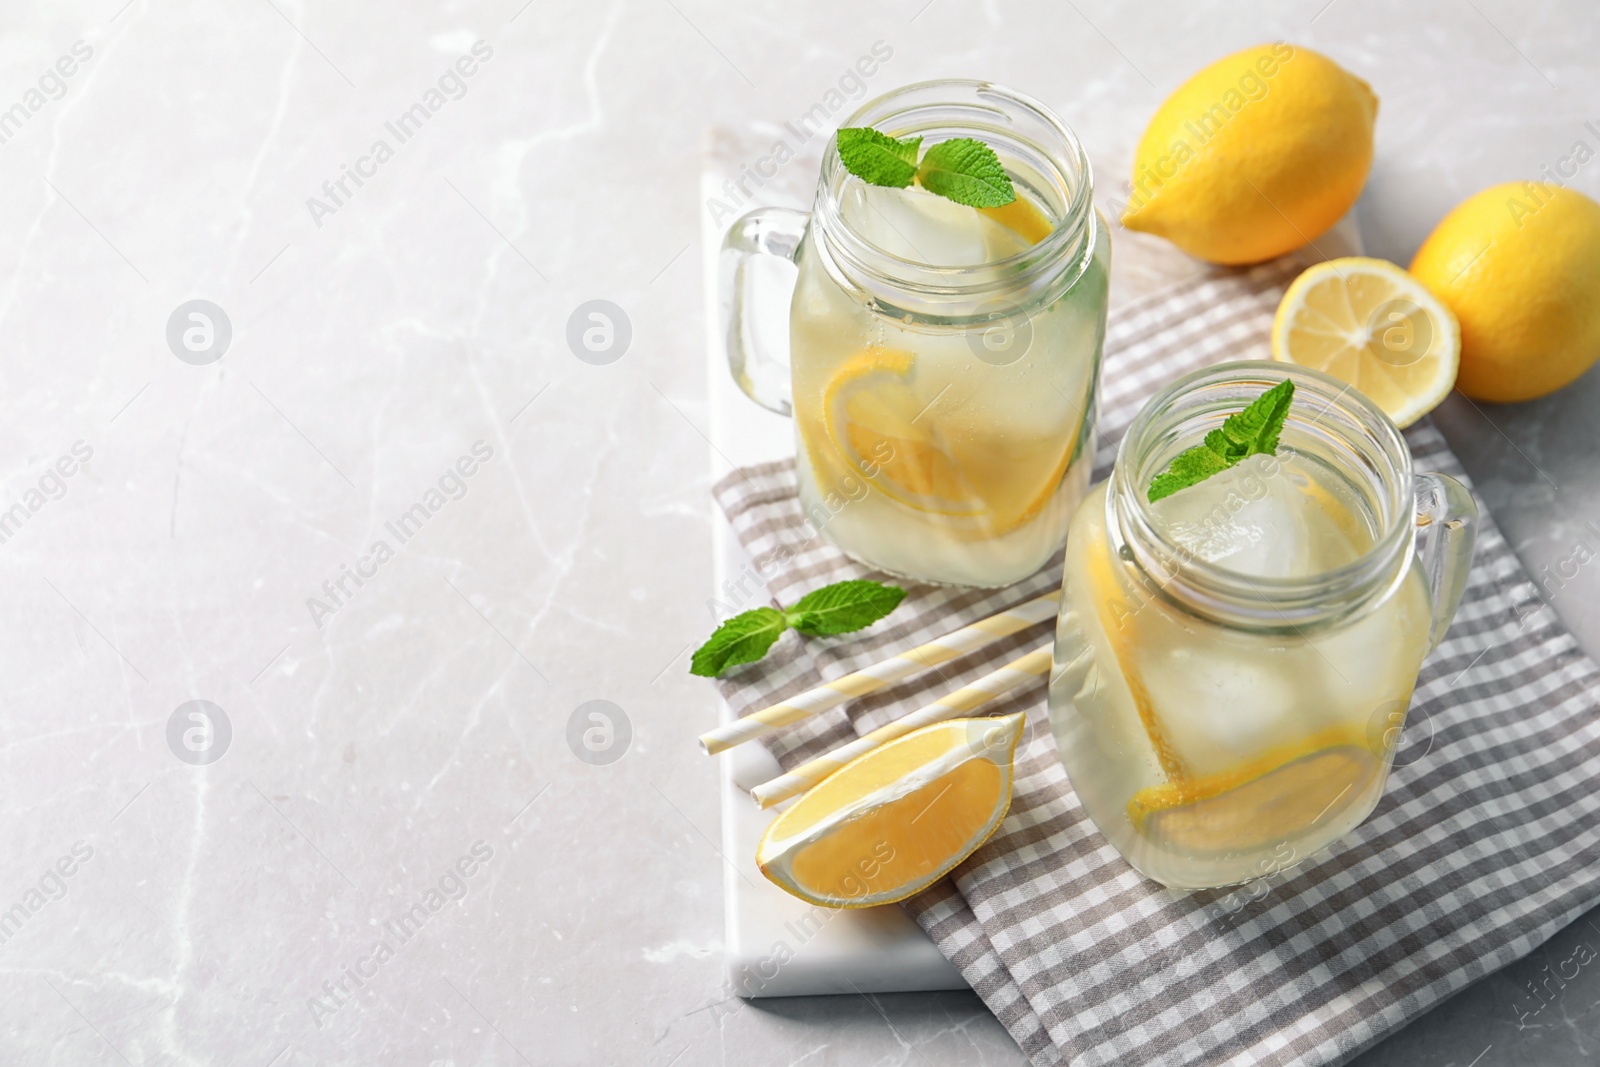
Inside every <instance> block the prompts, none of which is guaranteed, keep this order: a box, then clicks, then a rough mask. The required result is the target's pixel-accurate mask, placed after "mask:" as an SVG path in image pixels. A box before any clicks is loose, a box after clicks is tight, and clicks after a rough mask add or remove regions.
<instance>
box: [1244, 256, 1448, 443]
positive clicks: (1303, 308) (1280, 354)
mask: <svg viewBox="0 0 1600 1067" xmlns="http://www.w3.org/2000/svg"><path fill="white" fill-rule="evenodd" d="M1272 358H1273V359H1276V360H1281V361H1284V362H1288V363H1298V364H1300V366H1302V367H1311V368H1314V369H1316V370H1320V371H1326V372H1327V373H1329V374H1331V375H1333V376H1334V377H1335V378H1338V379H1339V380H1340V381H1345V382H1349V383H1350V384H1351V385H1353V386H1355V387H1356V388H1357V389H1359V390H1361V391H1362V392H1363V393H1365V394H1366V395H1367V396H1368V397H1369V398H1371V399H1372V400H1373V402H1375V403H1376V404H1377V405H1378V406H1379V407H1381V408H1382V409H1383V410H1384V412H1385V413H1386V414H1387V415H1388V416H1389V417H1390V418H1391V419H1393V420H1394V422H1395V425H1396V426H1399V427H1401V428H1402V429H1403V428H1404V427H1407V426H1410V425H1411V424H1412V423H1413V422H1416V421H1417V420H1418V419H1420V418H1422V416H1424V415H1426V414H1427V413H1428V412H1430V411H1432V410H1433V409H1434V408H1436V407H1438V405H1439V402H1440V401H1441V400H1443V399H1444V398H1445V397H1446V396H1448V395H1449V393H1450V389H1451V387H1452V386H1453V385H1455V381H1456V368H1457V366H1458V365H1459V363H1460V360H1461V332H1460V329H1459V327H1458V326H1457V325H1456V318H1455V316H1454V315H1453V314H1451V312H1450V309H1449V308H1447V307H1445V306H1444V304H1443V303H1441V302H1440V301H1439V300H1438V298H1436V297H1435V296H1434V295H1433V294H1432V293H1430V292H1428V290H1427V288H1426V287H1424V286H1423V284H1422V283H1421V282H1419V281H1417V279H1415V278H1413V277H1412V276H1411V275H1409V274H1407V273H1406V272H1405V271H1403V270H1401V269H1400V268H1399V267H1397V266H1395V265H1394V264H1393V263H1389V262H1386V261H1384V260H1381V259H1364V258H1361V257H1359V256H1351V257H1348V258H1345V259H1330V260H1328V261H1327V262H1326V263H1318V264H1317V265H1316V266H1314V267H1311V268H1309V269H1308V270H1307V271H1306V272H1305V273H1304V274H1302V275H1300V277H1298V278H1296V279H1295V280H1294V284H1293V285H1291V286H1289V290H1288V292H1286V293H1284V294H1283V302H1282V303H1280V304H1279V305H1278V314H1277V317H1276V318H1274V319H1273V322H1272Z"/></svg>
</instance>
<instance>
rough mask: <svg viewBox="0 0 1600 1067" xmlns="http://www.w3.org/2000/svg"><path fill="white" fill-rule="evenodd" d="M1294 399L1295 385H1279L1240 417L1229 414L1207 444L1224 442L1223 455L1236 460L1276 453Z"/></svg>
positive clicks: (1287, 382)
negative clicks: (1216, 440)
mask: <svg viewBox="0 0 1600 1067" xmlns="http://www.w3.org/2000/svg"><path fill="white" fill-rule="evenodd" d="M1293 399H1294V382H1293V381H1289V380H1285V381H1281V382H1279V383H1278V384H1277V385H1274V386H1273V387H1272V388H1271V389H1268V390H1267V391H1266V392H1264V393H1262V394H1261V395H1260V396H1258V397H1256V398H1255V399H1254V400H1253V401H1251V402H1250V406H1249V407H1247V408H1245V409H1244V410H1243V411H1241V412H1239V413H1238V414H1237V415H1229V416H1228V418H1227V420H1226V421H1224V422H1223V424H1222V427H1221V428H1220V429H1217V430H1212V431H1211V432H1210V433H1208V434H1206V444H1208V445H1210V444H1211V442H1212V439H1213V438H1219V439H1221V440H1225V441H1226V442H1227V445H1226V451H1225V453H1224V454H1226V455H1229V456H1232V457H1234V459H1235V460H1240V459H1243V458H1245V457H1246V456H1253V455H1256V454H1257V453H1259V452H1266V453H1268V454H1272V453H1275V452H1277V450H1278V434H1279V433H1281V432H1282V431H1283V420H1284V418H1285V417H1286V416H1287V415H1288V414H1289V402H1290V401H1291V400H1293ZM1213 447H1214V446H1213Z"/></svg>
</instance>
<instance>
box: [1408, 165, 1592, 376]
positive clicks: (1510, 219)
mask: <svg viewBox="0 0 1600 1067" xmlns="http://www.w3.org/2000/svg"><path fill="white" fill-rule="evenodd" d="M1411 273H1412V274H1413V275H1415V276H1416V278H1417V280H1418V281H1420V282H1422V284H1423V285H1426V286H1427V287H1428V289H1429V290H1430V291H1431V292H1432V293H1433V294H1434V295H1435V296H1437V297H1438V298H1439V299H1440V300H1443V301H1444V302H1445V303H1446V304H1448V305H1449V306H1450V310H1451V311H1454V312H1455V314H1456V318H1457V319H1458V320H1459V321H1460V323H1461V371H1460V374H1459V375H1458V376H1457V378H1456V388H1458V389H1460V390H1461V391H1462V392H1463V393H1466V394H1467V395H1468V396H1470V397H1474V398H1476V399H1478V400H1492V401H1496V402H1498V403H1507V402H1510V401H1516V400H1532V399H1533V398H1534V397H1539V396H1544V395H1545V394H1546V393H1552V392H1554V391H1555V390H1557V389H1560V388H1561V387H1562V386H1563V385H1566V384H1567V383H1568V382H1570V381H1572V380H1573V379H1575V378H1577V377H1578V376H1579V375H1581V374H1582V373H1583V372H1584V371H1586V370H1588V369H1589V368H1590V367H1591V366H1593V365H1594V361H1595V359H1596V358H1597V357H1600V204H1597V203H1595V202H1594V201H1593V200H1591V199H1589V198H1588V197H1587V196H1584V195H1583V194H1582V193H1578V192H1574V191H1573V190H1571V189H1566V188H1562V187H1560V186H1556V185H1552V184H1548V183H1543V182H1508V183H1506V184H1505V185H1495V186H1491V187H1490V188H1488V189H1485V190H1484V191H1483V192H1481V193H1478V194H1476V195H1474V196H1471V197H1468V198H1467V199H1466V200H1464V201H1462V202H1461V203H1460V204H1458V205H1456V208H1455V210H1454V211H1452V212H1450V214H1448V215H1446V216H1445V217H1444V219H1443V221H1441V222H1440V223H1439V225H1438V226H1437V227H1435V228H1434V231H1433V233H1431V234H1429V235H1428V239H1427V240H1426V241H1424V242H1423V243H1422V247H1421V248H1420V249H1418V250H1417V257H1416V258H1415V259H1413V260H1412V261H1411Z"/></svg>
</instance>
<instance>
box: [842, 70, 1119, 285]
mask: <svg viewBox="0 0 1600 1067" xmlns="http://www.w3.org/2000/svg"><path fill="white" fill-rule="evenodd" d="M980 116H982V117H983V118H984V119H986V120H987V121H980ZM959 118H965V119H966V120H967V121H965V122H962V121H959ZM1024 124H1026V125H1027V126H1028V127H1029V129H1030V131H1031V132H1029V133H1024V132H1022V131H1021V127H1022V126H1023V125H1024ZM841 126H842V127H854V126H870V127H872V128H873V129H876V130H879V131H880V132H882V133H885V134H887V135H889V136H891V137H906V136H910V135H913V134H916V133H918V132H922V131H926V130H929V129H933V128H937V129H940V130H949V131H957V130H960V131H965V132H967V133H970V134H972V135H982V136H981V137H980V139H983V140H985V141H986V143H990V142H994V141H997V140H998V141H1005V142H1010V143H1012V144H1020V145H1025V146H1027V147H1028V148H1030V149H1032V150H1033V153H1034V155H1035V158H1036V160H1037V161H1042V162H1044V163H1047V164H1048V166H1049V169H1050V172H1051V173H1049V174H1047V175H1045V177H1046V178H1048V179H1049V180H1050V182H1051V184H1052V185H1053V187H1054V188H1053V192H1055V193H1056V194H1057V195H1058V196H1060V198H1061V200H1062V204H1063V211H1062V217H1061V218H1060V219H1059V220H1057V223H1056V226H1055V229H1053V230H1052V231H1051V233H1050V234H1049V236H1047V237H1045V238H1044V239H1043V240H1042V241H1039V242H1038V243H1037V244H1034V245H1032V246H1030V247H1029V248H1026V249H1023V250H1022V251H1020V252H1017V253H1016V254H1014V255H1012V256H1009V257H1007V258H1005V259H1002V260H999V261H996V262H994V263H985V264H980V265H976V266H962V267H949V266H936V265H932V264H927V263H920V262H917V261H915V260H911V259H907V258H905V257H903V256H899V255H896V254H894V253H893V252H890V251H888V250H887V249H884V248H881V247H879V246H878V245H876V244H874V243H872V242H871V241H868V240H867V239H866V238H865V237H863V236H862V235H860V234H859V233H857V232H856V231H855V229H854V228H852V227H851V226H850V224H849V223H848V222H847V221H846V220H845V218H844V215H843V212H842V210H841V207H842V205H841V199H840V196H841V193H842V191H843V190H844V188H845V187H846V184H847V182H848V181H858V180H859V179H855V178H854V177H853V176H852V175H851V174H850V173H849V172H848V171H847V170H845V168H844V165H843V163H842V162H841V161H840V159H839V149H838V141H837V139H836V138H830V139H829V142H828V146H827V149H826V151H825V152H824V154H823V159H822V169H821V174H820V177H819V180H818V184H817V197H816V204H815V206H814V212H813V217H814V219H815V220H816V222H817V224H818V226H817V228H818V229H819V231H820V232H821V236H822V239H823V243H824V244H825V245H826V247H827V251H828V253H829V256H830V258H831V259H833V260H835V261H836V262H838V263H839V264H840V265H841V266H842V267H844V268H845V269H846V271H847V272H848V273H850V274H851V275H853V276H855V277H858V278H859V277H862V276H865V277H868V278H871V279H874V280H875V281H877V282H880V283H887V284H888V286H889V288H890V289H891V290H897V291H900V292H903V293H906V294H911V295H914V296H917V297H930V296H931V297H948V296H972V295H983V294H985V293H990V292H994V291H998V290H1015V289H1018V288H1032V287H1036V286H1039V285H1041V284H1048V283H1050V282H1053V281H1054V280H1055V279H1056V278H1057V276H1058V275H1059V274H1060V273H1061V272H1062V269H1063V266H1064V265H1065V264H1067V263H1069V262H1076V263H1079V264H1084V263H1087V262H1088V260H1089V259H1090V258H1091V257H1092V255H1093V251H1094V249H1093V243H1094V237H1095V234H1094V229H1095V228H1094V226H1093V225H1092V224H1091V223H1092V219H1093V217H1094V206H1093V205H1094V175H1093V170H1092V168H1091V166H1090V163H1089V157H1088V154H1087V153H1086V152H1085V151H1084V150H1083V145H1082V144H1081V143H1080V142H1079V140H1078V138H1077V135H1076V134H1074V133H1073V132H1072V130H1071V129H1070V128H1069V127H1068V126H1067V125H1066V123H1065V122H1063V121H1062V120H1061V119H1060V117H1058V116H1057V115H1056V114H1055V112H1053V111H1051V110H1050V109H1049V108H1048V107H1046V106H1045V105H1044V104H1043V103H1041V102H1040V101H1038V100H1036V99H1034V98H1033V97H1031V96H1027V95H1025V94H1023V93H1019V92H1016V91H1015V90H1013V89H1009V88H1006V87H1005V86H1002V85H997V84H995V83H993V82H987V81H981V80H978V79H972V78H944V79H936V80H931V81H921V82H913V83H910V84H908V85H903V86H901V87H899V88H897V89H892V90H890V91H889V92H887V93H884V94H882V95H880V96H877V97H874V98H873V99H871V100H868V101H867V102H866V103H864V104H863V105H862V106H861V107H859V108H858V109H856V111H855V112H854V113H853V114H851V115H850V117H849V118H847V119H845V121H844V122H843V123H842V124H841ZM969 127H970V129H969ZM958 135H961V134H958V133H952V136H958ZM940 139H941V140H943V139H945V138H942V137H941V138H940ZM1043 139H1048V140H1050V141H1053V142H1054V143H1053V144H1046V143H1042V141H1043ZM1052 288H1053V286H1052Z"/></svg>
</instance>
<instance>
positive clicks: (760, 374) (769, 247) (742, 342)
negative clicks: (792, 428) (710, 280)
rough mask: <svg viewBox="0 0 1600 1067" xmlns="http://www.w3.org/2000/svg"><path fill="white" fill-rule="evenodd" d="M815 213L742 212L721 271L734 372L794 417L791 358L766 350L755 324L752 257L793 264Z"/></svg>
mask: <svg viewBox="0 0 1600 1067" xmlns="http://www.w3.org/2000/svg"><path fill="white" fill-rule="evenodd" d="M810 219H811V216H810V215H809V214H808V213H806V212H804V211H795V210H793V209H792V208H784V207H764V208H757V209H756V210H755V211H752V212H749V213H748V214H746V215H743V216H741V217H740V218H739V219H738V221H736V222H735V223H734V224H733V227H732V229H730V230H729V231H728V236H727V237H725V238H723V240H722V254H721V257H720V262H719V263H718V265H717V269H718V275H719V277H718V289H719V293H720V298H721V308H722V328H723V335H724V337H725V338H726V341H727V348H728V370H729V371H731V372H732V374H733V380H734V381H735V382H737V383H739V388H740V389H743V390H744V392H745V395H746V396H748V397H749V398H750V399H751V400H754V401H755V402H756V403H757V404H760V405H761V406H762V407H764V408H766V409H767V410H768V411H776V412H777V413H778V414H779V415H788V414H789V413H790V412H791V411H793V410H794V408H793V404H792V403H791V400H790V383H789V361H788V359H787V358H780V357H779V356H777V355H775V354H773V353H770V352H764V351H762V350H761V346H760V345H758V344H757V343H756V342H755V339H754V337H753V331H752V330H751V328H750V311H749V309H750V295H749V293H750V278H749V277H748V267H749V265H750V257H751V256H753V255H756V254H758V253H759V254H763V255H769V256H777V257H778V258H780V259H786V260H788V261H789V262H791V263H793V262H794V261H795V257H796V256H798V255H799V252H800V241H801V239H802V238H803V237H804V236H805V233H806V225H807V223H808V222H809V221H810Z"/></svg>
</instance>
